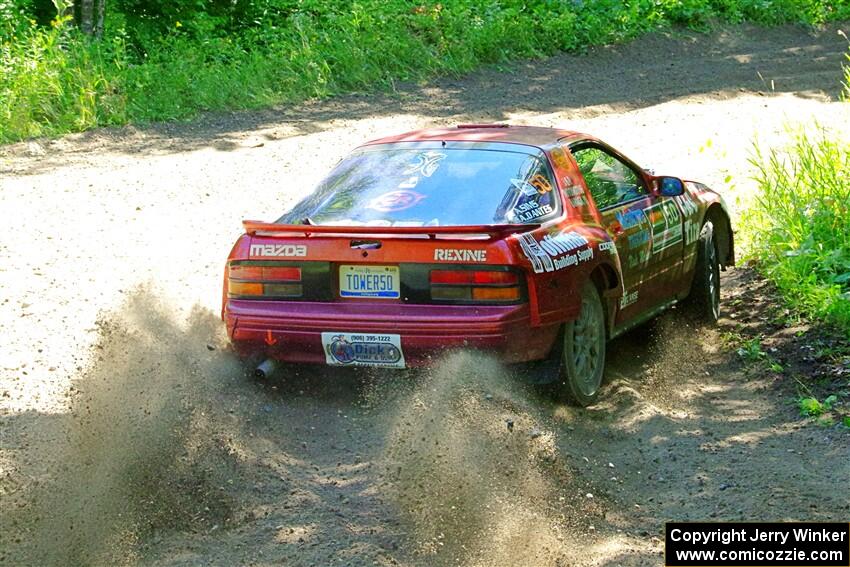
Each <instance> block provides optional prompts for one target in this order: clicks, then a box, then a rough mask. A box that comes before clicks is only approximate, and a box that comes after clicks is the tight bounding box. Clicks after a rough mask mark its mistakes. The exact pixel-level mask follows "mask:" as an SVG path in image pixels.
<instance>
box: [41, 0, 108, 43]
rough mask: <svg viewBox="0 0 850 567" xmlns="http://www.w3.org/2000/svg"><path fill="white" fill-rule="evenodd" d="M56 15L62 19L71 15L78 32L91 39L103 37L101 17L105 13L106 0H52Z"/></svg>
mask: <svg viewBox="0 0 850 567" xmlns="http://www.w3.org/2000/svg"><path fill="white" fill-rule="evenodd" d="M52 2H53V5H54V6H55V7H56V15H57V17H58V18H60V19H61V18H63V17H65V16H66V15H70V14H71V13H73V16H74V22H75V23H76V24H77V26H78V27H79V28H80V30H81V31H82V32H83V33H84V34H86V35H90V36H93V37H97V38H100V36H101V35H103V17H104V15H105V13H106V0H77V1H76V2H74V1H73V0H52Z"/></svg>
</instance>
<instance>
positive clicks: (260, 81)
mask: <svg viewBox="0 0 850 567" xmlns="http://www.w3.org/2000/svg"><path fill="white" fill-rule="evenodd" d="M48 4H49V3H48V2H47V1H46V0H0V38H2V39H0V42H2V43H0V141H11V140H17V139H21V138H26V137H30V136H37V135H44V134H48V135H52V134H61V133H64V132H69V131H79V130H84V129H87V128H91V127H93V126H97V125H104V124H122V123H126V122H135V121H147V120H167V119H179V118H187V117H190V116H192V115H194V114H196V113H197V112H199V111H203V110H213V109H242V108H252V107H259V106H267V105H271V104H276V103H281V102H297V101H300V100H303V99H305V98H311V97H325V96H330V95H333V94H337V93H344V92H356V91H368V90H376V89H391V88H392V87H393V85H394V83H395V82H396V81H399V80H405V81H415V80H421V79H425V78H428V77H433V76H435V75H439V74H457V73H464V72H467V71H470V70H472V69H474V68H476V67H478V66H480V65H482V64H486V63H493V62H502V61H507V60H510V59H516V58H522V57H540V56H543V55H547V54H551V53H554V52H557V51H562V50H567V51H580V50H582V49H585V48H587V47H588V46H591V45H597V44H602V43H610V42H616V41H622V40H625V39H628V38H632V37H635V36H637V35H639V34H641V33H644V32H646V31H649V30H652V29H657V28H660V27H665V26H669V25H671V24H679V25H687V26H691V27H693V28H704V27H705V26H706V25H707V24H708V23H710V22H711V21H714V20H716V19H722V20H727V21H735V22H737V21H742V20H751V21H755V22H761V23H779V22H788V21H796V22H807V23H820V22H822V21H826V20H829V19H838V18H841V17H847V16H848V15H850V0H838V1H834V2H827V1H824V0H630V1H627V2H622V1H620V0H570V1H563V0H453V1H452V2H436V1H434V0H423V1H421V2H413V1H411V0H355V1H352V0H240V1H238V2H236V1H231V0H211V1H201V0H144V1H143V0H116V1H115V2H114V3H109V10H110V12H109V13H108V14H107V22H106V31H105V37H104V39H103V40H102V41H100V42H93V41H91V40H90V39H89V38H86V37H83V36H81V35H80V34H78V33H76V32H75V31H74V30H73V29H71V25H70V24H69V23H68V22H67V21H63V22H54V23H53V24H51V25H41V24H38V23H36V22H42V23H44V17H43V14H42V12H43V10H44V7H45V6H46V5H48Z"/></svg>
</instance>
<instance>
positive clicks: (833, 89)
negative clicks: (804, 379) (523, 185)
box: [0, 27, 850, 566]
mask: <svg viewBox="0 0 850 567" xmlns="http://www.w3.org/2000/svg"><path fill="white" fill-rule="evenodd" d="M837 29H838V28H837V27H833V28H829V29H826V30H823V31H817V32H812V31H808V30H804V29H801V28H795V27H783V28H776V29H771V30H762V29H757V28H750V27H739V28H730V29H726V30H725V31H721V32H716V33H713V34H710V35H694V34H691V33H678V34H675V35H670V36H668V35H656V36H653V37H648V38H645V39H641V40H638V41H636V42H633V43H630V44H628V45H623V46H617V47H611V48H602V49H597V50H591V52H590V53H588V54H587V55H584V56H581V57H575V56H558V57H554V58H551V59H548V60H545V61H538V62H533V63H520V64H516V65H510V66H504V67H502V68H493V69H488V70H485V71H482V72H480V73H477V74H475V75H473V76H470V77H466V78H463V79H457V80H444V81H439V82H435V83H433V84H430V85H426V86H407V85H402V86H400V87H399V90H398V92H396V93H394V94H393V95H392V96H355V97H346V98H341V99H336V100H333V101H330V102H323V103H312V104H306V105H303V106H301V107H298V108H287V109H277V110H274V111H267V112H261V113H251V114H234V115H215V116H206V117H204V118H203V119H201V120H200V121H197V122H193V123H186V124H167V125H156V126H152V127H149V128H144V129H136V128H122V129H116V130H100V131H97V132H93V133H88V134H83V135H78V136H69V137H66V138H63V139H61V140H55V141H41V142H29V143H22V144H17V145H13V146H8V147H5V148H0V215H2V219H3V227H4V229H5V230H4V231H3V234H2V236H0V289H2V291H3V293H2V297H0V336H2V348H0V510H2V512H0V514H2V516H0V523H2V525H0V564H8V565H47V564H53V565H89V564H103V565H112V564H141V565H201V564H203V565H207V564H209V565H298V566H300V565H305V566H306V565H411V566H413V565H450V564H451V565H466V566H474V565H482V566H483V565H488V566H490V565H505V566H512V565H529V566H532V565H541V566H544V565H545V566H549V565H551V566H555V565H564V566H566V565H608V566H615V565H657V564H659V563H660V556H659V553H660V551H661V541H660V539H659V536H660V535H661V527H662V525H663V522H664V521H667V520H701V519H718V520H719V519H729V520H732V519H746V520H761V519H763V520H791V519H813V520H830V519H831V520H843V521H846V520H847V518H848V517H850V498H848V496H847V495H848V493H850V436H848V435H847V434H846V433H844V432H842V431H841V430H839V429H836V428H831V429H830V428H819V427H815V426H813V425H810V424H808V423H807V422H805V421H803V420H802V419H801V418H799V417H797V415H796V410H795V408H794V407H793V406H791V405H789V400H790V399H791V398H792V397H793V395H794V388H793V386H792V385H791V384H792V383H793V376H791V375H789V374H788V373H785V374H776V373H771V372H768V371H766V370H764V369H752V368H749V369H748V368H747V367H746V366H745V364H744V363H743V362H742V361H741V360H740V359H739V358H738V357H737V356H736V355H735V354H734V352H733V351H732V350H730V349H729V348H727V346H726V345H727V343H728V342H729V337H730V336H731V334H732V333H734V332H738V331H740V330H741V329H746V328H747V327H749V326H753V325H762V324H764V321H765V319H766V318H768V317H769V315H770V313H769V309H768V307H769V306H768V307H765V308H764V309H767V311H764V310H762V311H759V310H757V309H755V305H754V304H755V303H758V302H762V301H763V298H762V296H761V292H760V288H757V287H754V286H755V284H754V283H753V280H752V279H751V275H750V274H748V273H747V272H746V271H732V272H730V273H728V274H726V276H725V278H724V284H725V289H724V302H725V304H726V305H727V306H729V309H728V310H727V311H726V316H725V317H724V319H723V321H722V322H721V325H720V326H719V327H718V328H716V329H702V330H700V329H691V328H687V327H686V326H685V325H684V324H683V323H682V321H681V320H680V319H679V318H677V317H676V316H675V313H671V314H667V315H665V316H664V317H662V319H661V320H660V321H658V322H656V323H654V324H652V325H650V326H648V327H642V328H639V329H637V330H635V331H634V332H632V333H630V334H629V335H627V336H625V337H623V338H621V339H618V340H617V341H615V342H614V343H612V345H611V346H610V349H609V351H610V360H609V365H608V369H607V378H606V380H607V386H606V391H605V395H604V401H603V402H602V403H600V404H599V405H597V406H595V407H593V408H590V409H587V410H577V409H574V408H570V407H565V406H561V405H556V404H553V403H552V402H550V401H548V400H547V399H546V398H545V397H541V396H540V395H538V393H536V392H534V391H532V390H528V389H526V388H524V387H522V386H520V385H519V384H518V383H517V382H516V381H515V380H514V379H512V377H511V376H510V374H509V372H508V371H507V370H505V369H504V368H500V367H499V366H498V365H496V364H494V363H492V362H491V361H489V360H486V359H482V358H479V357H475V356H473V355H470V354H464V353H459V354H454V355H451V356H448V357H447V358H446V359H445V360H443V361H441V362H440V363H439V364H438V365H437V366H436V367H435V368H434V369H432V370H431V371H428V372H425V373H399V374H391V375H386V374H371V373H361V374H356V375H351V374H346V373H336V372H329V371H327V370H326V369H323V368H319V369H302V370H299V371H297V372H296V371H294V370H288V371H287V372H286V373H285V374H284V376H283V377H282V378H283V379H282V381H281V382H278V383H274V384H257V383H254V382H251V381H249V380H247V379H245V378H244V377H243V376H242V374H241V372H240V368H239V366H238V364H237V363H236V361H234V360H233V359H232V357H231V356H230V355H229V354H228V353H227V351H226V341H225V337H224V335H223V331H222V329H221V324H220V322H219V320H218V318H217V313H218V309H219V300H220V285H221V272H222V261H223V259H224V257H225V255H226V253H227V250H228V249H229V246H230V244H231V243H232V241H233V239H234V238H235V237H236V236H237V235H238V233H239V231H240V220H241V219H242V218H264V219H270V218H274V217H276V216H277V215H278V213H280V212H281V211H282V210H283V209H284V208H285V207H286V206H288V205H290V204H292V203H293V202H294V201H295V200H297V199H298V198H299V197H300V195H302V194H303V193H304V192H305V191H307V190H309V188H310V187H312V186H313V185H314V184H315V183H316V182H317V181H318V180H319V178H320V177H321V176H322V175H323V174H324V173H325V172H326V171H327V170H328V169H329V168H330V167H331V165H332V164H333V163H334V162H335V161H336V160H337V159H339V158H340V157H342V156H343V155H344V154H345V153H346V152H347V151H349V150H350V149H351V148H352V147H354V146H355V145H357V144H358V143H360V142H362V141H364V140H366V139H369V138H371V137H377V136H379V135H383V134H387V133H391V132H400V131H403V130H406V129H413V128H419V127H423V126H430V125H444V124H454V123H457V122H475V121H496V120H508V121H511V122H513V123H527V124H539V125H559V126H563V127H567V128H573V129H577V130H586V131H590V132H592V133H594V134H597V135H599V136H600V137H602V138H604V139H606V140H608V141H610V142H611V143H612V144H613V145H615V146H616V147H618V148H619V149H621V150H622V151H624V152H625V153H626V154H628V155H631V156H634V157H635V158H636V159H637V160H638V161H640V162H642V164H643V165H645V166H646V167H652V168H654V169H655V170H656V171H658V172H659V173H671V174H677V175H681V176H684V177H688V178H693V179H699V180H702V181H705V182H707V183H708V184H710V185H713V186H715V187H716V188H718V189H721V190H725V191H726V193H727V195H728V196H729V201H730V203H731V204H732V205H733V207H735V206H737V207H740V206H742V205H743V204H745V202H746V199H747V195H748V190H749V189H750V184H749V182H748V181H747V175H748V172H749V167H748V164H747V159H748V157H749V152H750V149H751V140H752V139H753V138H754V137H757V138H759V139H760V140H761V142H762V144H763V145H765V146H772V145H776V144H781V143H782V142H783V139H784V132H785V128H786V126H787V125H789V124H794V123H804V124H807V125H809V127H811V124H812V121H813V120H817V121H818V122H819V123H821V124H823V125H824V126H827V127H830V128H834V129H836V130H839V131H840V130H846V129H847V126H848V125H850V111H848V107H850V105H847V104H846V103H844V104H842V103H838V102H836V101H837V97H838V94H839V91H840V77H841V64H842V63H843V61H844V53H845V52H846V49H847V42H846V41H845V40H844V39H842V38H841V37H839V36H838V35H837V33H836V30H837ZM738 199H740V202H738ZM796 330H800V329H796ZM794 331H795V330H791V331H787V332H783V331H776V333H775V334H776V337H777V338H776V341H775V345H776V346H775V347H774V348H776V349H777V352H775V353H774V355H775V356H776V357H778V358H782V357H783V354H784V353H783V352H782V349H783V348H784V346H783V345H785V344H786V343H783V342H782V340H781V339H782V336H784V335H783V333H784V334H785V335H788V336H791V337H793V335H794ZM789 348H790V347H789ZM508 419H510V420H512V421H513V423H514V427H513V429H512V430H509V429H508V428H507V427H506V421H505V420H508Z"/></svg>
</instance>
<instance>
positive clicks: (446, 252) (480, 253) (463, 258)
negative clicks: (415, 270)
mask: <svg viewBox="0 0 850 567" xmlns="http://www.w3.org/2000/svg"><path fill="white" fill-rule="evenodd" d="M434 259H435V260H439V261H441V262H486V261H487V251H486V250H469V249H467V248H437V249H435V250H434Z"/></svg>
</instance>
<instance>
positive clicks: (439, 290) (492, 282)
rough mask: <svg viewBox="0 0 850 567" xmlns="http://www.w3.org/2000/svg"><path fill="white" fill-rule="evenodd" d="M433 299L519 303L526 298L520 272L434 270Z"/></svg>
mask: <svg viewBox="0 0 850 567" xmlns="http://www.w3.org/2000/svg"><path fill="white" fill-rule="evenodd" d="M430 279H431V299H432V300H434V301H454V302H464V303H467V302H473V303H515V302H517V301H519V300H520V299H521V298H522V288H521V286H520V278H519V274H517V273H516V272H510V271H506V270H431V278H430Z"/></svg>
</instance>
